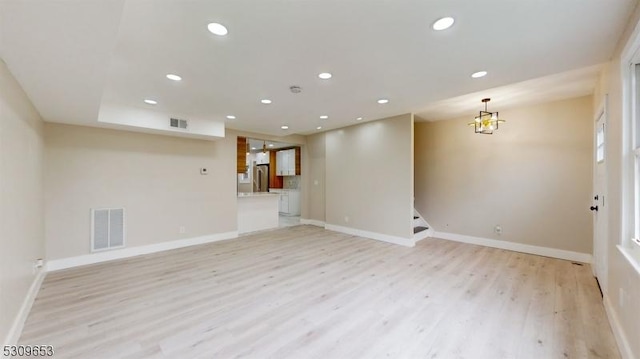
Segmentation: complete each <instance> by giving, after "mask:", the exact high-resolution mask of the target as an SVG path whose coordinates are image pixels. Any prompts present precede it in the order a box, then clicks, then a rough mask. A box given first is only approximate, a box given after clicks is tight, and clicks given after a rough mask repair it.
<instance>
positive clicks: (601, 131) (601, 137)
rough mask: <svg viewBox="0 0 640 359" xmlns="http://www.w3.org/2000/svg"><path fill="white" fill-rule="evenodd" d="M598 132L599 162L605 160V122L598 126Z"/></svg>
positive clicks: (597, 150) (597, 155) (597, 158)
mask: <svg viewBox="0 0 640 359" xmlns="http://www.w3.org/2000/svg"><path fill="white" fill-rule="evenodd" d="M597 131H598V132H597V134H596V160H597V161H598V163H601V162H602V161H604V123H602V124H600V126H598V130H597Z"/></svg>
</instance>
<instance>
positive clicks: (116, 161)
mask: <svg viewBox="0 0 640 359" xmlns="http://www.w3.org/2000/svg"><path fill="white" fill-rule="evenodd" d="M235 152H236V136H235V135H234V134H227V137H226V138H225V139H223V140H219V141H204V140H196V139H184V138H177V137H169V136H162V135H150V134H142V133H134V132H124V131H117V130H108V129H100V128H90V127H82V126H72V125H61V124H51V123H47V124H46V126H45V180H46V191H45V203H46V206H45V207H46V216H45V218H46V248H47V258H48V259H61V258H67V257H74V256H80V255H85V254H89V253H90V238H91V237H90V228H91V227H90V225H91V221H90V209H91V208H105V207H124V208H125V209H126V245H127V247H136V246H142V245H149V244H157V243H161V242H166V241H171V240H179V239H184V238H193V237H199V236H205V235H212V234H220V233H227V232H232V231H236V230H237V213H236V211H237V207H236V206H237V198H236V168H235V167H236V162H235V161H236V154H235ZM201 167H207V168H208V170H209V174H208V175H201V174H200V168H201ZM181 226H184V227H185V229H186V232H185V233H180V232H179V230H180V227H181Z"/></svg>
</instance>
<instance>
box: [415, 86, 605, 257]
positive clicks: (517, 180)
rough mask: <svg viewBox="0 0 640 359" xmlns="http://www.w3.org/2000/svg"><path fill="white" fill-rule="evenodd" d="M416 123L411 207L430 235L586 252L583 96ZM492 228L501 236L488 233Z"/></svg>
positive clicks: (587, 129)
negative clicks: (489, 121) (476, 118)
mask: <svg viewBox="0 0 640 359" xmlns="http://www.w3.org/2000/svg"><path fill="white" fill-rule="evenodd" d="M500 117H501V118H504V119H506V120H507V122H506V123H504V124H502V125H500V129H499V130H498V131H497V132H496V133H495V134H493V135H479V134H475V133H474V132H473V128H471V127H468V126H467V123H468V122H469V120H470V119H469V118H468V117H465V118H461V119H457V120H446V121H437V122H431V123H429V122H418V123H416V140H415V141H416V149H415V152H416V166H415V170H416V208H417V209H418V211H419V212H420V213H421V214H422V215H423V216H424V217H425V219H426V220H427V222H429V223H430V224H431V225H432V226H433V227H434V229H435V230H436V231H440V232H448V233H455V234H464V235H470V236H476V237H482V238H491V239H497V240H504V241H511V242H518V243H523V244H528V245H534V246H542V247H549V248H557V249H563V250H569V251H576V252H581V253H591V247H592V214H591V212H590V211H589V210H588V208H589V206H590V204H591V201H590V197H591V192H592V190H591V188H592V148H593V145H592V142H593V139H592V133H593V114H592V103H591V96H588V97H582V98H577V99H570V100H565V101H558V102H552V103H546V104H541V105H536V106H529V107H524V108H514V109H504V110H503V109H500ZM496 225H500V226H501V227H502V229H503V233H502V235H498V234H496V233H494V227H495V226H496Z"/></svg>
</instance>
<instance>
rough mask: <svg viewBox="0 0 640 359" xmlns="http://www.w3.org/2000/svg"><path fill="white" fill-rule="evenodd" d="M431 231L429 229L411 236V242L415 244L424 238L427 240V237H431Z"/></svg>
mask: <svg viewBox="0 0 640 359" xmlns="http://www.w3.org/2000/svg"><path fill="white" fill-rule="evenodd" d="M433 233H434V232H433V229H431V228H429V229H427V230H424V231H422V232H418V233H416V234H414V235H413V240H414V241H415V242H417V241H420V240H423V239H425V238H429V237H433Z"/></svg>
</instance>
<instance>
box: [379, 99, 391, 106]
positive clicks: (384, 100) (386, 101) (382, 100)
mask: <svg viewBox="0 0 640 359" xmlns="http://www.w3.org/2000/svg"><path fill="white" fill-rule="evenodd" d="M378 103H379V104H381V105H384V104H385V103H389V100H388V99H386V98H381V99H379V100H378Z"/></svg>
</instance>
